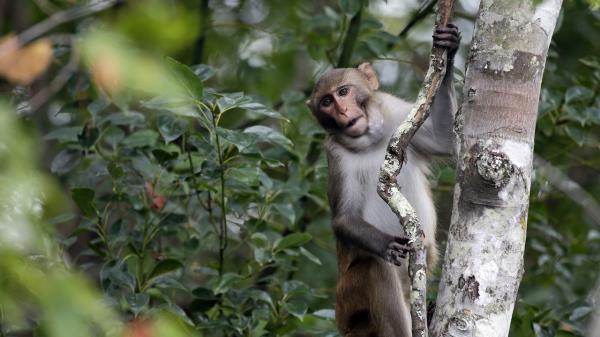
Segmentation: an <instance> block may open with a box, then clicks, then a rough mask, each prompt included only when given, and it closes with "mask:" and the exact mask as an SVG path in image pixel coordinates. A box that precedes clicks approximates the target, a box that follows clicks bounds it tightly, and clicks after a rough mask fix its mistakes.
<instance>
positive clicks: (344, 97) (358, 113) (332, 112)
mask: <svg viewBox="0 0 600 337" xmlns="http://www.w3.org/2000/svg"><path fill="white" fill-rule="evenodd" d="M319 110H320V111H321V112H322V113H324V114H327V115H328V116H330V117H331V118H333V119H334V120H335V122H336V124H337V125H338V127H339V128H340V130H341V131H342V132H343V133H344V134H346V135H347V136H350V137H360V136H362V135H363V134H365V133H366V132H367V129H368V126H369V125H368V120H367V115H366V113H365V112H364V110H363V108H362V107H361V106H360V105H359V104H358V103H357V98H356V88H355V87H354V86H352V85H343V86H340V87H337V88H336V89H335V90H332V92H331V93H330V94H328V95H325V96H324V97H323V98H321V101H320V102H319Z"/></svg>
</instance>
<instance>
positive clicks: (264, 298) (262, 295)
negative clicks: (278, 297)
mask: <svg viewBox="0 0 600 337" xmlns="http://www.w3.org/2000/svg"><path fill="white" fill-rule="evenodd" d="M248 295H249V296H250V298H251V299H253V300H255V301H256V302H265V303H267V304H269V306H271V308H275V305H274V304H273V299H272V298H271V295H269V293H267V292H266V291H263V290H258V289H251V290H250V291H249V292H248Z"/></svg>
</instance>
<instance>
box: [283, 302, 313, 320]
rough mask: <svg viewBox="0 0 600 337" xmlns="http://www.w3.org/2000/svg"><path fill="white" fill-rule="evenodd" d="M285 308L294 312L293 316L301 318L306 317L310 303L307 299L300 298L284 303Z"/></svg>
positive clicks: (291, 312)
mask: <svg viewBox="0 0 600 337" xmlns="http://www.w3.org/2000/svg"><path fill="white" fill-rule="evenodd" d="M284 308H285V310H286V311H287V312H288V313H290V314H292V316H294V317H296V318H298V319H299V320H301V321H302V320H303V319H304V315H306V310H307V309H308V305H307V304H306V302H305V301H302V300H300V299H296V300H293V301H290V302H287V303H285V304H284Z"/></svg>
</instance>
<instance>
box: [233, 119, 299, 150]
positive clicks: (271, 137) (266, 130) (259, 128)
mask: <svg viewBox="0 0 600 337" xmlns="http://www.w3.org/2000/svg"><path fill="white" fill-rule="evenodd" d="M244 132H245V133H249V134H254V135H257V136H258V140H259V141H263V142H269V143H272V144H277V145H281V146H282V147H283V148H285V149H286V150H288V151H289V150H291V148H292V146H293V145H294V144H293V143H292V141H291V140H289V139H288V138H287V137H286V136H284V135H283V134H281V132H279V131H277V130H274V129H272V128H270V127H268V126H264V125H255V126H251V127H249V128H246V129H245V130H244Z"/></svg>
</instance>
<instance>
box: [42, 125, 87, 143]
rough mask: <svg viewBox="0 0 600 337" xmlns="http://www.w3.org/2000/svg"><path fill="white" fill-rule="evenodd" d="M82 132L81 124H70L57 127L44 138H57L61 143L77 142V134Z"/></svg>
mask: <svg viewBox="0 0 600 337" xmlns="http://www.w3.org/2000/svg"><path fill="white" fill-rule="evenodd" d="M80 133H81V126H69V127H64V128H59V129H56V130H54V131H52V132H50V133H48V134H47V135H46V136H45V137H44V140H57V141H58V142H60V143H74V142H77V136H78V135H79V134H80Z"/></svg>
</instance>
